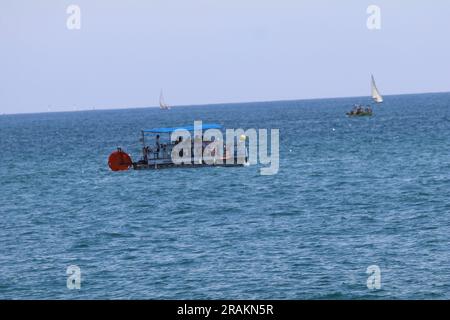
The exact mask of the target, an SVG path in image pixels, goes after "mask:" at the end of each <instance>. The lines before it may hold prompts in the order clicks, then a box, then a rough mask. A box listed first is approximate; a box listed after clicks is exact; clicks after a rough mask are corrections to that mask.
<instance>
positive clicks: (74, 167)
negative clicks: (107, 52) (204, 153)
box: [0, 94, 450, 299]
mask: <svg viewBox="0 0 450 320" xmlns="http://www.w3.org/2000/svg"><path fill="white" fill-rule="evenodd" d="M365 100H366V99H358V98H354V99H328V100H311V101H289V102H268V103H250V104H233V105H213V106H201V107H199V106H192V107H178V108H173V109H172V110H170V111H169V112H164V111H161V110H158V109H153V108H150V109H130V110H120V111H87V112H73V113H53V114H32V115H31V114H30V115H3V116H0V138H1V140H0V150H1V155H0V159H1V165H0V215H1V219H0V298H6V299H19V298H26V299H33V298H37V299H46V298H56V299H66V298H67V299H73V298H77V299H78V298H85V299H97V298H119V299H129V298H138V299H172V298H173V299H191V298H230V299H247V298H248V299H253V298H258V299H268V298H274V299H287V298H289V299H322V298H331V299H345V298H349V299H379V298H419V299H420V298H427V299H430V298H446V299H448V298H450V250H449V248H450V240H449V239H450V212H449V211H450V201H449V196H450V94H427V95H408V96H391V97H386V102H385V103H384V104H383V105H382V106H380V107H378V106H376V107H375V115H374V116H373V117H372V118H359V119H357V118H353V119H349V118H347V117H346V116H345V112H346V111H348V110H349V109H351V106H352V104H353V103H358V102H362V103H365V102H367V101H365ZM194 120H203V121H204V122H217V123H220V124H222V125H223V126H224V127H226V128H245V129H246V128H279V129H280V171H279V173H278V174H277V175H274V176H261V175H260V174H259V167H258V166H250V167H244V168H199V169H170V170H157V171H153V170H151V171H127V172H111V171H109V169H108V167H107V164H106V162H107V157H108V155H109V154H110V152H111V151H113V150H114V149H115V148H116V147H117V146H118V145H120V146H122V147H123V148H124V149H126V150H127V152H129V153H130V154H131V155H132V156H133V158H135V159H136V158H137V157H138V154H139V149H140V145H139V133H140V130H141V129H143V128H152V127H162V126H176V125H186V124H193V121H194ZM72 264H75V265H77V266H79V267H80V268H81V272H82V283H81V289H80V290H68V289H67V287H66V280H67V276H66V268H67V267H68V266H69V265H72ZM370 265H378V266H379V267H380V268H381V277H382V280H381V281H382V283H381V290H376V291H371V290H368V289H367V286H366V281H367V277H368V275H367V274H366V269H367V267H368V266H370Z"/></svg>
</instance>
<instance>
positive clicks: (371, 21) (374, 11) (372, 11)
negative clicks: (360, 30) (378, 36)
mask: <svg viewBox="0 0 450 320" xmlns="http://www.w3.org/2000/svg"><path fill="white" fill-rule="evenodd" d="M366 12H367V14H368V15H369V17H368V18H367V22H366V25H367V29H369V30H380V29H381V8H380V7H379V6H377V5H374V4H373V5H370V6H368V7H367V10H366Z"/></svg>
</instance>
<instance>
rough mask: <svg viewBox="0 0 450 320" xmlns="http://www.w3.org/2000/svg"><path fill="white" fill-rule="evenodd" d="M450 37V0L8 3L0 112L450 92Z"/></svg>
mask: <svg viewBox="0 0 450 320" xmlns="http://www.w3.org/2000/svg"><path fill="white" fill-rule="evenodd" d="M72 4H73V5H77V6H78V7H79V8H80V10H81V11H80V18H81V19H80V21H81V23H80V29H73V30H71V29H69V28H68V27H67V20H68V19H69V18H70V16H71V15H70V14H68V13H67V12H66V10H67V7H68V6H69V5H72ZM369 5H377V6H378V7H379V8H380V10H381V20H380V21H381V29H379V30H369V29H368V28H367V19H368V18H369V14H368V13H367V11H366V10H367V8H368V6H369ZM449 34H450V1H447V0H435V1H425V0H395V1H393V0H370V1H366V0H340V1H336V0H147V1H142V0H128V1H125V0H121V1H119V0H70V1H66V0H28V1H24V0H1V1H0V114H7V113H28V112H47V111H73V110H90V109H92V108H95V109H115V108H132V107H151V106H157V105H158V103H159V102H158V101H159V93H160V90H161V89H163V90H164V96H165V100H166V102H167V103H168V104H171V105H199V104H211V103H229V102H249V101H270V100H296V99H310V98H328V97H348V96H367V95H369V93H370V74H371V73H373V74H374V76H375V78H376V80H377V84H378V87H379V89H380V91H381V92H382V93H383V94H384V95H389V94H404V93H424V92H446V91H450V63H449V58H450V41H449Z"/></svg>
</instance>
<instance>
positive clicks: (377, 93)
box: [371, 74, 383, 103]
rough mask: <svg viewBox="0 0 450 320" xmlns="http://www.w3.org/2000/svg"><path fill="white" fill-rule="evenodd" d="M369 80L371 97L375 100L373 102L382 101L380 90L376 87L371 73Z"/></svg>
mask: <svg viewBox="0 0 450 320" xmlns="http://www.w3.org/2000/svg"><path fill="white" fill-rule="evenodd" d="M371 80H372V81H371V89H372V99H373V101H375V103H382V102H383V97H382V96H381V94H380V91H379V90H378V88H377V85H376V83H375V78H374V77H373V74H372V75H371Z"/></svg>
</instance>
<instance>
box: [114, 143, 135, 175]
mask: <svg viewBox="0 0 450 320" xmlns="http://www.w3.org/2000/svg"><path fill="white" fill-rule="evenodd" d="M108 165H109V167H110V168H111V170H112V171H123V170H128V169H130V167H131V166H132V165H133V162H132V161H131V157H130V156H129V155H128V153H125V152H123V151H122V149H120V148H117V151H114V152H113V153H111V154H110V155H109V158H108Z"/></svg>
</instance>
